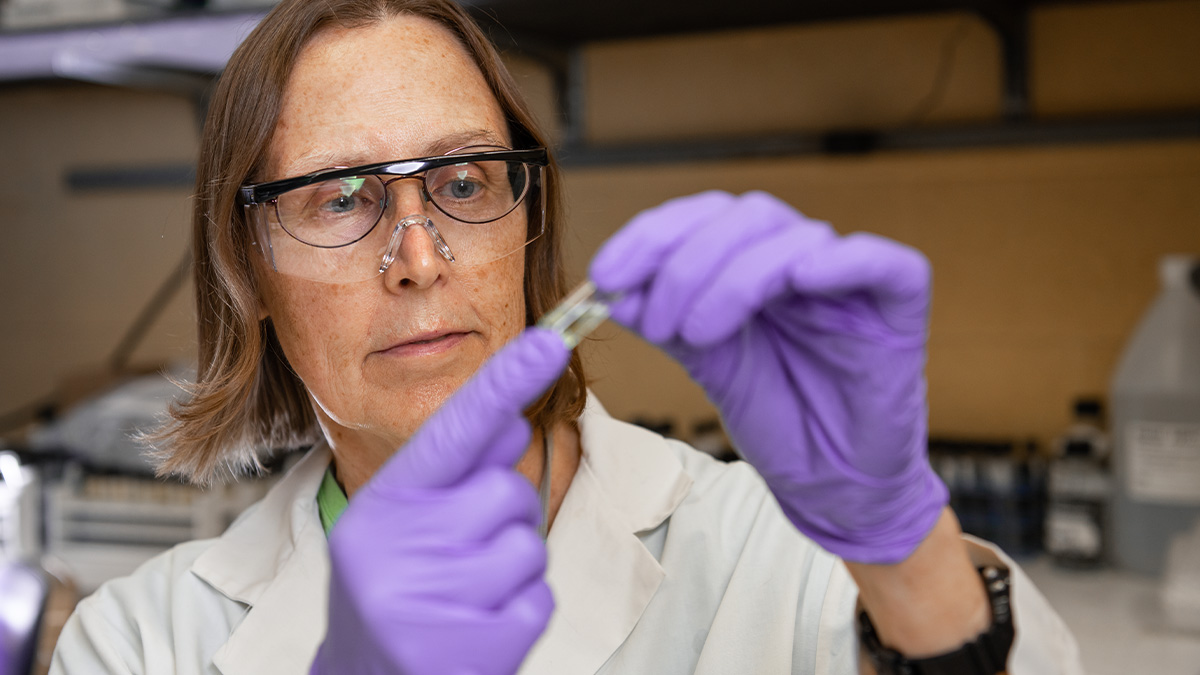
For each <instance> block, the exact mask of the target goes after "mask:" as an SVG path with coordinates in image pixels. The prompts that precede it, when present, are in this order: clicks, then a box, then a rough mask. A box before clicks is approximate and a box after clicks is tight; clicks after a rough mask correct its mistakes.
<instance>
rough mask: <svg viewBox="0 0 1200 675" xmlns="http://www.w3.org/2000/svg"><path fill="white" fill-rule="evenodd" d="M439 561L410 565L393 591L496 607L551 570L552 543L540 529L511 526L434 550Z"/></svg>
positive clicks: (396, 579)
mask: <svg viewBox="0 0 1200 675" xmlns="http://www.w3.org/2000/svg"><path fill="white" fill-rule="evenodd" d="M431 556H432V557H431V558H430V559H431V560H436V564H425V565H409V566H407V567H406V568H405V569H404V570H403V571H402V572H401V571H397V573H396V575H395V576H394V577H393V578H392V580H391V582H390V583H391V584H392V585H393V588H392V589H391V590H392V592H397V593H399V594H400V595H401V596H402V597H405V598H425V599H428V600H435V601H443V602H446V603H451V604H457V605H464V606H467V607H477V608H479V609H484V610H495V609H499V608H500V607H502V606H503V605H504V604H505V603H506V602H507V601H508V599H509V598H511V597H513V596H514V595H516V594H518V593H519V592H520V591H521V589H523V588H524V587H525V586H527V585H528V584H529V583H530V582H531V581H533V580H534V579H538V578H540V577H541V576H542V574H544V573H545V571H546V546H545V544H544V543H543V542H542V539H541V537H539V536H538V533H537V530H535V529H534V528H532V527H530V526H528V525H516V524H514V525H510V526H508V527H505V528H504V529H502V530H500V531H499V532H498V533H496V536H495V537H493V538H492V539H490V540H488V541H482V542H475V543H473V544H471V545H469V546H460V547H456V548H454V549H443V550H442V551H437V552H433V553H431Z"/></svg>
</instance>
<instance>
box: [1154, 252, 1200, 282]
mask: <svg viewBox="0 0 1200 675" xmlns="http://www.w3.org/2000/svg"><path fill="white" fill-rule="evenodd" d="M1196 267H1197V260H1196V257H1195V256H1192V255H1187V254H1180V253H1176V254H1172V255H1165V256H1163V257H1162V259H1161V260H1159V262H1158V278H1159V281H1160V282H1161V283H1162V286H1163V288H1173V289H1178V288H1187V287H1188V286H1190V285H1191V284H1192V276H1193V270H1195V269H1196Z"/></svg>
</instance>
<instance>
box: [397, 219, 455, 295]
mask: <svg viewBox="0 0 1200 675" xmlns="http://www.w3.org/2000/svg"><path fill="white" fill-rule="evenodd" d="M397 260H399V261H400V262H399V263H397ZM451 262H454V253H453V252H452V251H451V250H450V247H449V246H448V245H447V244H446V240H445V239H443V238H442V234H441V232H438V229H437V226H435V225H434V224H433V221H432V220H430V219H429V218H427V217H425V216H424V215H419V214H414V215H410V216H406V217H404V218H402V219H401V220H400V222H398V223H396V226H395V228H393V230H392V236H391V239H390V240H389V241H388V245H387V248H386V249H384V252H383V260H382V261H381V262H380V264H379V272H380V274H383V273H387V272H388V270H389V269H390V270H392V272H391V273H388V278H389V281H388V285H389V286H391V285H392V284H393V283H394V284H396V285H397V286H416V287H417V288H426V287H428V286H430V285H432V284H433V283H434V282H435V281H436V280H437V279H438V277H440V276H441V275H442V274H443V272H444V270H445V267H444V266H445V265H446V264H447V263H451Z"/></svg>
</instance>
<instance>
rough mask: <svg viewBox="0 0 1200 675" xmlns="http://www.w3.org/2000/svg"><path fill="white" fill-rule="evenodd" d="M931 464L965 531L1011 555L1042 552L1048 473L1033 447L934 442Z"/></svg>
mask: <svg viewBox="0 0 1200 675" xmlns="http://www.w3.org/2000/svg"><path fill="white" fill-rule="evenodd" d="M929 460H930V462H931V463H932V464H933V468H934V470H935V471H937V473H938V475H939V476H940V477H941V479H942V481H943V482H945V483H946V487H947V488H949V489H950V506H951V507H952V508H953V509H954V511H955V513H956V514H958V519H959V522H960V524H961V525H962V529H963V532H966V533H968V534H973V535H975V536H977V537H982V538H984V539H986V540H988V541H991V542H993V543H995V544H997V545H998V546H1000V547H1001V548H1003V549H1004V550H1005V551H1006V552H1008V553H1009V554H1011V555H1016V556H1023V555H1032V554H1034V553H1037V552H1038V551H1041V550H1042V526H1043V521H1044V513H1045V501H1046V469H1045V461H1044V459H1043V458H1042V457H1041V456H1040V455H1039V453H1038V448H1037V444H1036V442H1034V441H1032V440H1026V441H1016V440H985V439H963V438H939V437H932V438H930V439H929Z"/></svg>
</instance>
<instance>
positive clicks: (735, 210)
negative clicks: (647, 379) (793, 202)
mask: <svg viewBox="0 0 1200 675" xmlns="http://www.w3.org/2000/svg"><path fill="white" fill-rule="evenodd" d="M809 223H810V221H806V220H805V219H804V217H803V216H802V215H800V214H799V213H798V212H797V211H796V210H795V209H793V208H792V207H790V206H788V205H787V204H786V203H784V202H782V201H780V200H779V199H776V198H775V197H773V196H771V195H769V194H767V193H765V192H749V193H746V194H745V195H742V196H741V197H738V198H737V200H736V201H734V202H733V203H732V204H730V205H729V206H728V207H727V208H726V209H725V210H723V211H721V212H718V213H714V214H713V215H712V219H711V220H710V221H709V222H707V223H704V224H703V225H701V226H698V227H697V228H696V229H695V230H694V231H693V232H692V233H690V234H689V235H688V236H686V237H684V238H682V239H681V240H680V242H679V244H678V246H677V247H676V248H675V249H673V250H671V251H667V252H664V255H663V259H662V262H661V264H660V268H659V270H658V271H656V272H655V274H654V277H653V280H652V281H651V282H650V285H651V291H650V294H649V297H648V299H647V302H646V306H645V309H644V313H643V319H642V322H641V325H640V331H641V333H642V335H643V336H644V337H645V338H646V339H647V340H649V341H650V342H655V343H662V342H666V341H668V340H671V339H673V338H675V337H676V336H677V335H678V332H679V329H680V325H681V324H682V323H683V321H684V320H685V318H686V317H688V316H690V315H691V312H692V304H693V301H694V300H695V298H696V297H697V296H699V295H701V294H702V293H703V292H704V291H705V290H706V289H709V288H711V287H712V284H713V281H714V277H716V276H717V275H718V274H720V271H721V270H722V268H723V267H725V266H726V265H727V264H728V262H729V260H730V259H731V258H736V257H737V256H738V255H739V253H740V251H742V250H745V249H746V248H750V247H754V246H755V244H756V243H757V242H758V241H760V240H762V239H763V238H767V237H772V235H774V234H776V233H779V232H782V231H785V230H788V231H790V230H797V229H799V230H807V229H815V230H819V231H822V232H825V231H827V230H828V229H829V228H828V226H825V225H824V224H820V225H818V224H815V223H814V224H809Z"/></svg>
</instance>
